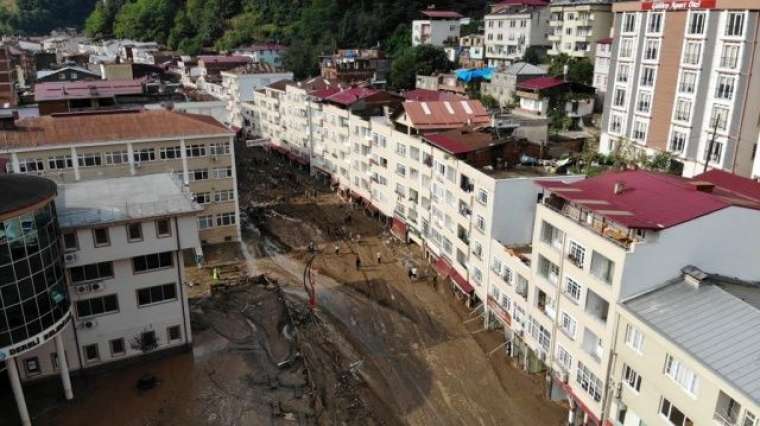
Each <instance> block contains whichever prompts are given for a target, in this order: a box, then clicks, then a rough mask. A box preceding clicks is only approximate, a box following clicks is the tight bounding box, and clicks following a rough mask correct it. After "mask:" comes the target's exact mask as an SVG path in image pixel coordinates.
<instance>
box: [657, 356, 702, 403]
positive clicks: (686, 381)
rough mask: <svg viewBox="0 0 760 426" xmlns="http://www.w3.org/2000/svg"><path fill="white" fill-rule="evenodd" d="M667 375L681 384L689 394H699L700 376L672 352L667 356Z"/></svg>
mask: <svg viewBox="0 0 760 426" xmlns="http://www.w3.org/2000/svg"><path fill="white" fill-rule="evenodd" d="M665 375H666V376H668V377H670V378H671V379H673V380H674V381H675V382H676V383H678V384H679V385H681V387H682V388H683V389H684V390H685V391H686V392H688V393H689V394H691V395H694V396H696V395H697V392H698V391H699V376H697V373H695V372H694V371H693V370H692V369H690V368H689V367H687V366H685V365H684V364H683V363H682V362H681V361H679V360H677V359H675V358H674V357H673V355H670V354H667V355H666V356H665Z"/></svg>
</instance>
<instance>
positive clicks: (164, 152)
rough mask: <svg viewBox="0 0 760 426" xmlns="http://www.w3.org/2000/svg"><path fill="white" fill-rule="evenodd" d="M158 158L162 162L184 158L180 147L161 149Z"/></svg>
mask: <svg viewBox="0 0 760 426" xmlns="http://www.w3.org/2000/svg"><path fill="white" fill-rule="evenodd" d="M158 158H160V159H162V160H174V159H178V158H182V148H181V147H179V146H170V147H166V148H159V150H158Z"/></svg>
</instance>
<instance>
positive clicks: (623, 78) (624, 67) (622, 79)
mask: <svg viewBox="0 0 760 426" xmlns="http://www.w3.org/2000/svg"><path fill="white" fill-rule="evenodd" d="M630 74H631V65H630V64H626V63H621V64H620V65H618V69H617V81H618V83H627V82H628V76H629V75H630Z"/></svg>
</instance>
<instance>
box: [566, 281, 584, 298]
mask: <svg viewBox="0 0 760 426" xmlns="http://www.w3.org/2000/svg"><path fill="white" fill-rule="evenodd" d="M581 291H582V287H581V285H580V284H578V282H577V281H575V280H574V279H572V278H569V277H568V278H567V281H565V295H567V296H568V297H569V298H570V299H572V300H573V301H574V302H576V303H578V302H579V301H580V300H581Z"/></svg>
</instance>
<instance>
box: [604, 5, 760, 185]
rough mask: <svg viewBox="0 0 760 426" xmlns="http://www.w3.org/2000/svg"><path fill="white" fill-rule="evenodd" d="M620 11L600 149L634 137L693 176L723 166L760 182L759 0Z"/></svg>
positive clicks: (620, 7)
mask: <svg viewBox="0 0 760 426" xmlns="http://www.w3.org/2000/svg"><path fill="white" fill-rule="evenodd" d="M648 4H649V3H646V2H624V3H616V4H615V5H614V8H613V9H614V12H615V28H614V33H615V34H616V38H615V42H614V43H613V45H612V58H611V64H610V71H609V83H608V93H609V96H607V101H606V105H605V109H604V110H605V113H604V118H603V120H602V126H603V127H602V130H603V133H602V137H601V142H600V150H601V152H603V153H609V152H612V151H613V150H615V149H616V147H617V146H618V145H619V143H618V142H620V141H622V140H627V141H631V142H633V144H634V146H635V147H637V148H639V149H640V150H643V151H644V152H646V153H647V154H649V155H654V154H657V153H660V152H667V153H670V154H671V155H673V156H674V157H675V159H676V160H677V161H678V162H680V163H681V164H682V166H683V175H684V176H694V175H696V174H699V173H701V172H703V171H705V170H706V169H713V168H714V169H722V170H727V171H730V172H732V173H736V174H739V175H742V176H746V177H757V176H760V174H758V170H760V169H759V168H758V158H757V156H756V155H755V151H756V144H757V141H758V133H759V131H758V125H757V120H755V119H754V118H752V119H751V118H750V117H757V116H758V115H760V102H756V101H755V99H754V98H753V96H754V94H756V93H758V90H760V78H759V77H758V75H759V74H758V72H756V68H757V67H758V66H760V65H758V64H759V63H760V62H759V61H757V60H755V59H756V53H755V50H754V49H752V48H751V47H750V46H754V45H755V44H756V43H758V42H759V41H760V34H758V32H757V31H755V27H756V26H757V22H758V21H759V20H760V5H758V3H757V2H752V1H744V2H734V3H731V2H723V1H718V2H717V3H716V4H715V7H710V8H696V7H695V8H689V7H687V8H683V9H678V10H667V11H664V10H650V9H649V8H648V6H647V5H648Z"/></svg>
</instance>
